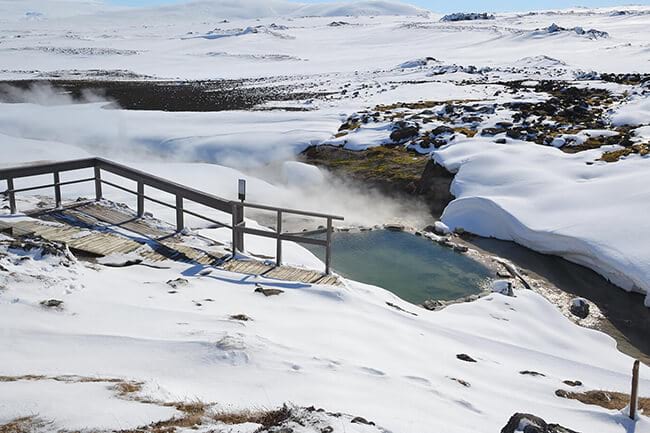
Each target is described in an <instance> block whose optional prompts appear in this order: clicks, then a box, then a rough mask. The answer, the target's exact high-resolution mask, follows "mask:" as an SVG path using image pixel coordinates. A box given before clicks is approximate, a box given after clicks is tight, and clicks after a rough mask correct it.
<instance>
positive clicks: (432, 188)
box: [415, 159, 454, 215]
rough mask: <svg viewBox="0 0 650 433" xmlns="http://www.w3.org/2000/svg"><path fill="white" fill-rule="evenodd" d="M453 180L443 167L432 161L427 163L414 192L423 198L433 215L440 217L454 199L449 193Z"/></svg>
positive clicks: (451, 175)
mask: <svg viewBox="0 0 650 433" xmlns="http://www.w3.org/2000/svg"><path fill="white" fill-rule="evenodd" d="M453 180H454V175H453V174H452V173H450V172H448V171H447V169H445V168H444V167H443V166H441V165H438V164H436V162H435V161H433V160H432V159H430V160H429V161H427V164H426V166H425V167H424V171H423V172H422V176H421V178H420V181H419V182H418V184H417V187H416V191H415V192H416V194H418V195H421V196H423V198H424V199H425V200H426V202H427V203H428V204H429V207H430V209H431V213H432V214H433V215H441V214H442V211H443V210H444V209H445V208H446V207H447V205H448V204H449V203H450V202H451V201H452V200H453V199H454V196H453V195H452V194H451V192H450V189H451V182H452V181H453Z"/></svg>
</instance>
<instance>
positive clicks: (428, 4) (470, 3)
mask: <svg viewBox="0 0 650 433" xmlns="http://www.w3.org/2000/svg"><path fill="white" fill-rule="evenodd" d="M107 1H108V2H109V3H112V4H117V5H124V6H153V5H160V4H170V3H180V2H183V1H188V0H107ZM297 1H299V2H300V3H322V2H323V1H324V0H297ZM329 1H337V0H329ZM338 1H342V0H338ZM404 3H410V4H414V5H417V6H420V7H424V8H427V9H430V10H432V11H434V12H453V11H459V12H463V11H475V12H483V11H486V12H505V11H516V10H522V9H526V10H534V9H557V8H566V7H572V6H587V7H601V6H617V5H626V4H641V5H650V0H526V1H525V2H522V1H521V0H491V1H486V0H455V1H454V2H449V1H447V0H410V1H404ZM450 3H451V4H450Z"/></svg>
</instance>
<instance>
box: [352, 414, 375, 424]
mask: <svg viewBox="0 0 650 433" xmlns="http://www.w3.org/2000/svg"><path fill="white" fill-rule="evenodd" d="M350 422H351V423H352V424H365V425H375V423H374V422H372V421H368V420H367V419H365V418H363V417H360V416H355V417H354V418H352V421H350Z"/></svg>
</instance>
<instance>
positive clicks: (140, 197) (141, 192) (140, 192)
mask: <svg viewBox="0 0 650 433" xmlns="http://www.w3.org/2000/svg"><path fill="white" fill-rule="evenodd" d="M176 201H177V205H178V197H176ZM142 215H144V183H143V182H142V181H138V218H142Z"/></svg>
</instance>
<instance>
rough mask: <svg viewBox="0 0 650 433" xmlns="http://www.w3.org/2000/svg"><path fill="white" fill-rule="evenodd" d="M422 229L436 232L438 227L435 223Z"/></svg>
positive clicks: (427, 231)
mask: <svg viewBox="0 0 650 433" xmlns="http://www.w3.org/2000/svg"><path fill="white" fill-rule="evenodd" d="M422 231H424V232H426V233H435V232H436V227H435V226H433V225H428V226H426V227H425V228H423V229H422Z"/></svg>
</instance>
